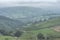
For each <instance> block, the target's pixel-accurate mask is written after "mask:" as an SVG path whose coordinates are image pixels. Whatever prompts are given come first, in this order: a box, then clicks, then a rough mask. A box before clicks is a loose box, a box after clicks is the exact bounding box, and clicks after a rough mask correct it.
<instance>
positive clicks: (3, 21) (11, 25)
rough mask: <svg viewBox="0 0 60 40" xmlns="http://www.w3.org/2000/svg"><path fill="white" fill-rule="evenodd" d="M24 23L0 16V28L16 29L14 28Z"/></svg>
mask: <svg viewBox="0 0 60 40" xmlns="http://www.w3.org/2000/svg"><path fill="white" fill-rule="evenodd" d="M23 24H24V23H23V22H21V21H18V20H13V19H10V18H8V17H5V16H0V30H1V29H2V30H6V31H10V30H16V28H22V27H21V26H22V25H23Z"/></svg>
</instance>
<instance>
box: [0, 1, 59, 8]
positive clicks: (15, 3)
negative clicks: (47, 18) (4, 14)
mask: <svg viewBox="0 0 60 40" xmlns="http://www.w3.org/2000/svg"><path fill="white" fill-rule="evenodd" d="M41 1H42V2H57V1H58V0H0V7H5V6H19V5H21V4H20V2H41ZM27 4H28V3H27ZM47 4H48V3H47ZM24 5H25V4H24ZM24 5H23V6H24ZM28 5H30V4H28ZM31 5H32V4H31ZM33 5H34V4H33ZM37 5H38V4H37ZM39 5H40V4H39ZM44 5H45V3H44ZM48 5H49V4H48Z"/></svg>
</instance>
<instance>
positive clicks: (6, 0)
mask: <svg viewBox="0 0 60 40" xmlns="http://www.w3.org/2000/svg"><path fill="white" fill-rule="evenodd" d="M31 1H33V2H39V1H45V2H56V1H57V0H0V3H6V2H8V3H10V2H31Z"/></svg>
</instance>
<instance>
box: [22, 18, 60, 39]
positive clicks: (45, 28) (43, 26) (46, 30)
mask: <svg viewBox="0 0 60 40" xmlns="http://www.w3.org/2000/svg"><path fill="white" fill-rule="evenodd" d="M59 24H60V19H59V18H55V19H52V20H49V21H45V22H42V23H38V24H34V25H31V27H30V29H29V27H28V30H29V32H30V33H29V32H28V31H27V33H25V34H24V35H22V37H21V40H25V39H26V40H27V38H31V37H33V38H32V39H30V40H33V39H34V38H35V37H36V35H37V34H38V33H43V34H44V35H47V34H50V35H60V33H59V32H56V31H54V30H52V29H50V27H53V26H58V25H59ZM31 28H36V29H34V30H33V29H31ZM27 34H28V35H27ZM29 35H30V36H29ZM27 36H28V37H27Z"/></svg>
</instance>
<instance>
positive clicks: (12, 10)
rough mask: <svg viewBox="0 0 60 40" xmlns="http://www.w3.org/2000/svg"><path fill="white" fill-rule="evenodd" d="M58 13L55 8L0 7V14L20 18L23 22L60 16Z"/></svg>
mask: <svg viewBox="0 0 60 40" xmlns="http://www.w3.org/2000/svg"><path fill="white" fill-rule="evenodd" d="M59 10H60V9H59ZM59 13H60V11H58V9H57V8H54V9H52V8H50V9H49V8H48V9H46V8H35V7H25V6H16V7H5V8H0V15H3V16H6V17H9V18H12V19H16V20H20V21H22V22H24V23H27V22H35V21H39V20H42V19H49V18H52V17H56V16H60V14H59Z"/></svg>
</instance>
